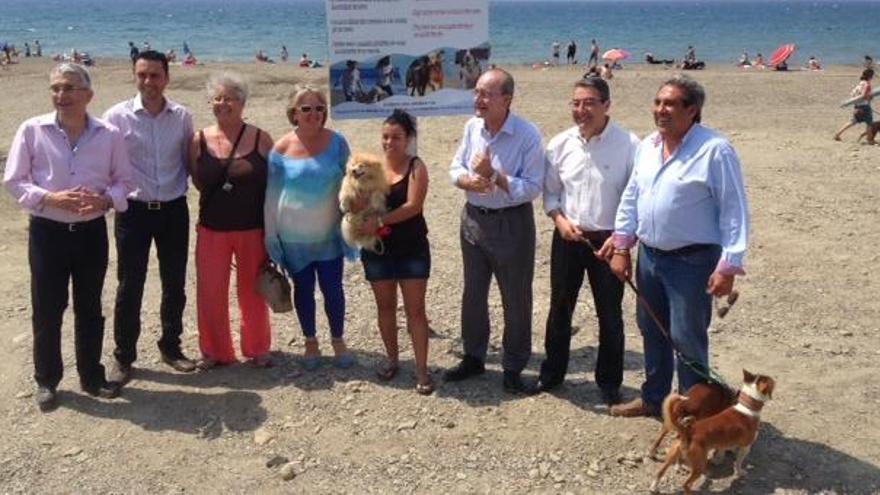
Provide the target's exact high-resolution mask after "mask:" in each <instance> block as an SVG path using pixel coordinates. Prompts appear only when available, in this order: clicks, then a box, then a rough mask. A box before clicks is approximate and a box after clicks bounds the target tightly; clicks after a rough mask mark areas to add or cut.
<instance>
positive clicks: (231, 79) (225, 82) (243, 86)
mask: <svg viewBox="0 0 880 495" xmlns="http://www.w3.org/2000/svg"><path fill="white" fill-rule="evenodd" d="M217 88H226V89H228V90H230V91H232V92H233V93H235V96H236V97H237V98H238V99H239V100H240V101H241V103H242V104H244V103H246V102H247V99H248V94H249V91H248V83H247V81H246V80H245V78H244V77H243V76H242V75H241V74H239V73H237V72H230V71H227V72H221V73H219V74H213V75H212V76H211V77H210V78H209V79H208V84H207V86H206V89H207V90H208V96H214V90H216V89H217Z"/></svg>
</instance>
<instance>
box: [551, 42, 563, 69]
mask: <svg viewBox="0 0 880 495" xmlns="http://www.w3.org/2000/svg"><path fill="white" fill-rule="evenodd" d="M560 48H561V45H560V44H559V41H554V42H553V44H552V45H550V51H551V53H552V55H553V65H559V50H560Z"/></svg>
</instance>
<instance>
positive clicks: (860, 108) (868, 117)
mask: <svg viewBox="0 0 880 495" xmlns="http://www.w3.org/2000/svg"><path fill="white" fill-rule="evenodd" d="M873 78H874V69H865V70H863V71H862V75H861V77H859V83H858V84H857V85H856V86H855V87H854V88H853V89H852V92H851V93H850V95H851V96H852V97H857V96H859V97H861V98H862V100H861V102H860V103H857V104H856V105H855V106H854V107H853V116H852V119H851V120H850V121H849V122H847V123H846V124H844V125H843V127H841V128H840V129H839V130H838V131H837V132H836V133H834V138H833V139H834V140H835V141H840V136H841V135H843V133H844V131H846V130H847V129H849V128H850V127H852V126H854V125H857V124H861V123H864V124H865V127H867V128H868V129H870V128H871V127H872V126H873V125H874V111H873V110H872V109H871V99H872V98H873V97H872V96H871V92H872V88H871V79H873ZM869 137H871V136H869ZM868 144H875V142H874V139H873V138H871V139H869V140H868Z"/></svg>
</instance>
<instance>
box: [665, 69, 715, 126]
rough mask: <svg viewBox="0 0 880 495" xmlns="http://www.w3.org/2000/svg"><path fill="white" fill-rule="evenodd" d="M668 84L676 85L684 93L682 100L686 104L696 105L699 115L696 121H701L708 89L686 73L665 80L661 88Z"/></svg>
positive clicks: (687, 105)
mask: <svg viewBox="0 0 880 495" xmlns="http://www.w3.org/2000/svg"><path fill="white" fill-rule="evenodd" d="M666 86H674V87H676V88H678V89H680V90H681V91H682V92H683V93H684V100H683V101H682V103H684V106H686V107H690V106H694V105H696V107H697V115H696V116H695V117H694V122H700V120H701V119H702V118H703V104H704V103H706V90H705V89H703V86H701V85H700V83H698V82H697V81H695V80H694V79H692V78H690V77H688V76H686V75H684V74H676V75H674V76H672V77H670V78H669V79H667V80H665V81H663V84H661V85H660V88H661V89H662V88H664V87H666Z"/></svg>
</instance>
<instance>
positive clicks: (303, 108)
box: [299, 105, 327, 113]
mask: <svg viewBox="0 0 880 495" xmlns="http://www.w3.org/2000/svg"><path fill="white" fill-rule="evenodd" d="M312 110H314V111H316V112H318V113H324V110H327V107H325V106H324V105H315V106H312V105H303V106H301V107H299V111H300V112H302V113H311V112H312Z"/></svg>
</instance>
